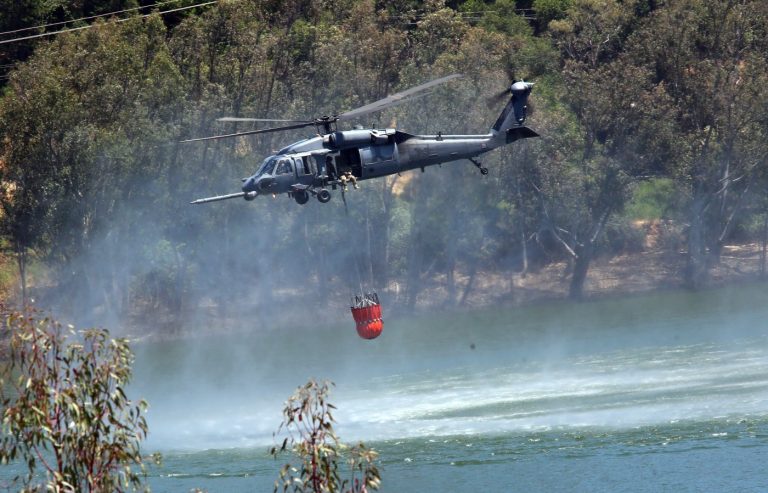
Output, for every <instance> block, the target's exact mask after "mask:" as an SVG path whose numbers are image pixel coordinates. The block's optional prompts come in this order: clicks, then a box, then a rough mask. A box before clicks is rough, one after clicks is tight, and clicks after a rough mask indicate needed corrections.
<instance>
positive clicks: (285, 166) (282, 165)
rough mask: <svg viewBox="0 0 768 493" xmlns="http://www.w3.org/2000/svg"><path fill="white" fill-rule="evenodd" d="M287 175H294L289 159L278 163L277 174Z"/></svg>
mask: <svg viewBox="0 0 768 493" xmlns="http://www.w3.org/2000/svg"><path fill="white" fill-rule="evenodd" d="M287 173H293V168H292V167H291V162H290V161H289V160H288V159H281V160H280V161H279V162H278V163H277V171H276V172H275V174H277V175H284V174H287Z"/></svg>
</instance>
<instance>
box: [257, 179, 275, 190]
mask: <svg viewBox="0 0 768 493" xmlns="http://www.w3.org/2000/svg"><path fill="white" fill-rule="evenodd" d="M274 184H275V179H274V178H270V177H268V176H262V177H261V178H260V179H259V181H258V182H257V184H256V186H257V188H258V189H259V190H260V191H262V192H264V193H268V192H269V189H270V188H271V187H272V185H274Z"/></svg>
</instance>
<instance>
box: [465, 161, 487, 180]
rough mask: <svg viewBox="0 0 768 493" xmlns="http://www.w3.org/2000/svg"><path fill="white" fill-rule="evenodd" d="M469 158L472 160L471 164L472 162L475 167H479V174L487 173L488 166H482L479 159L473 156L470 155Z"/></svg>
mask: <svg viewBox="0 0 768 493" xmlns="http://www.w3.org/2000/svg"><path fill="white" fill-rule="evenodd" d="M469 160H470V161H471V162H472V164H474V165H475V166H477V169H479V170H480V174H481V175H483V176H485V175H487V174H488V168H486V167H484V166H483V165H482V164H481V163H480V161H478V160H477V159H475V158H472V157H471V158H469Z"/></svg>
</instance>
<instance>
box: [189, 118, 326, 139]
mask: <svg viewBox="0 0 768 493" xmlns="http://www.w3.org/2000/svg"><path fill="white" fill-rule="evenodd" d="M314 124H315V122H307V123H300V124H297V125H287V126H285V127H274V128H263V129H260V130H248V131H247V132H237V133H233V134H226V135H212V136H210V137H198V138H196V139H186V140H180V141H179V142H180V143H182V144H186V143H188V142H202V141H204V140H218V139H230V138H232V137H242V136H243V135H256V134H265V133H269V132H281V131H283V130H293V129H296V128H304V127H310V126H312V125H314Z"/></svg>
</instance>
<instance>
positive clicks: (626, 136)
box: [0, 0, 768, 318]
mask: <svg viewBox="0 0 768 493" xmlns="http://www.w3.org/2000/svg"><path fill="white" fill-rule="evenodd" d="M123 3H125V4H126V5H127V4H128V3H129V2H110V5H118V4H120V5H122V4H123ZM17 4H18V5H17V6H18V9H16V6H13V8H10V6H9V10H8V12H9V15H11V14H12V15H13V16H16V17H15V18H17V19H18V22H17V23H20V22H22V20H26V19H29V18H30V17H36V16H48V17H51V16H53V17H56V16H64V15H65V14H67V13H66V12H63V11H61V9H62V8H64V7H67V8H69V9H71V10H72V12H70V13H71V14H73V15H74V9H76V8H78V9H82V10H84V11H85V10H88V9H91V10H93V9H97V8H100V7H98V6H95V5H91V4H90V3H87V2H86V4H83V5H80V6H79V7H78V6H66V5H64V4H63V3H62V2H46V3H45V5H43V4H42V3H40V2H31V1H27V2H17ZM54 4H55V5H54ZM105 5H106V4H105ZM766 5H768V4H766V3H765V2H760V1H756V0H740V1H738V2H728V1H724V0H718V1H714V2H705V1H703V0H681V1H680V2H651V1H649V0H629V1H619V0H537V1H535V2H528V1H526V2H513V1H511V0H499V1H487V2H486V1H482V0H471V1H467V2H445V1H440V0H436V1H431V2H427V3H419V2H414V1H411V0H397V1H395V2H378V1H374V0H366V1H358V2H355V1H351V0H334V1H320V0H291V1H287V2H278V1H266V2H262V1H238V2H220V3H218V4H217V5H216V6H215V7H213V6H212V7H211V8H208V9H205V10H204V11H201V12H196V13H195V14H190V16H189V17H186V18H184V19H176V20H174V21H173V22H170V23H169V22H168V21H167V20H164V19H160V18H159V17H150V18H148V19H144V20H139V19H136V20H133V21H131V22H126V23H121V24H115V23H108V22H99V23H97V24H96V26H95V27H94V28H93V29H89V30H86V31H82V32H78V33H70V34H67V35H62V36H58V37H56V38H54V39H52V40H50V41H49V42H45V43H42V44H40V45H39V46H38V47H37V49H36V52H35V54H34V55H33V56H32V57H31V58H30V59H29V61H28V62H26V63H23V64H20V65H19V66H18V67H16V68H15V69H14V71H13V73H12V75H11V78H10V81H9V83H8V87H7V91H6V95H5V96H4V97H3V98H2V100H1V101H0V189H1V190H0V205H2V207H3V210H4V215H3V217H2V220H0V221H1V224H0V226H2V235H3V236H4V237H5V238H6V239H7V240H8V249H9V251H10V252H11V253H13V255H15V257H16V259H17V261H18V262H17V264H18V266H19V269H20V270H24V269H25V268H26V267H25V266H26V263H27V258H28V257H29V258H39V259H42V260H44V261H46V262H48V263H49V265H50V266H51V267H52V269H51V270H52V272H54V276H53V279H52V281H53V283H54V284H56V283H58V285H59V286H60V287H63V288H65V291H66V292H67V293H68V295H67V296H68V300H67V304H69V298H70V297H72V298H75V299H76V300H77V301H78V302H81V304H83V305H86V306H85V308H93V309H94V310H95V309H98V310H99V312H108V313H110V314H114V315H115V317H118V318H119V317H124V316H126V315H127V314H129V313H130V312H131V310H135V309H136V307H147V306H149V307H161V306H165V307H168V308H169V310H170V311H171V312H174V313H180V312H181V311H183V310H182V309H181V307H183V306H195V305H197V303H195V302H196V301H197V300H198V299H200V298H206V299H210V300H211V301H212V302H213V303H214V304H215V305H217V306H218V307H220V308H222V309H225V308H226V307H227V305H228V304H231V305H234V306H237V305H240V304H242V302H243V301H244V300H245V299H246V297H250V295H249V294H248V293H249V292H250V291H251V290H249V289H243V286H254V285H255V286H258V287H260V288H263V291H264V294H263V296H253V298H258V299H259V300H263V302H264V303H265V304H267V305H269V303H270V296H271V288H272V287H274V286H277V285H280V286H286V287H294V288H296V289H297V290H299V291H301V292H302V293H301V294H302V296H310V297H312V296H316V297H317V298H318V300H319V299H327V296H328V295H329V294H333V293H334V292H344V293H346V292H347V291H348V290H349V282H350V281H353V279H352V278H353V277H354V274H353V273H350V271H351V269H349V268H348V267H349V265H351V263H352V262H353V261H355V262H357V263H359V264H363V263H367V264H369V265H367V266H366V268H365V269H364V270H366V271H369V272H370V276H371V278H372V279H373V281H372V282H374V283H375V284H377V285H379V286H383V285H387V283H388V282H389V281H391V280H397V281H398V282H402V281H404V280H405V281H406V282H405V284H407V285H408V286H409V287H408V288H407V290H408V291H409V292H411V293H416V294H418V292H419V290H420V285H421V284H422V283H423V282H428V281H430V280H433V279H435V278H446V279H453V274H454V272H459V271H461V270H462V269H463V270H465V271H472V269H481V270H482V269H490V268H496V267H498V266H499V265H504V266H510V265H519V264H524V263H525V262H518V261H517V260H515V259H518V258H520V257H523V256H527V255H529V254H530V255H534V256H535V255H538V257H539V258H546V259H552V258H562V257H563V256H565V257H570V258H572V259H575V258H577V257H578V258H580V259H588V258H590V256H591V254H592V253H594V252H593V251H594V249H595V248H597V246H600V247H601V248H602V247H603V246H605V245H607V244H613V243H615V238H616V237H617V236H621V232H622V231H625V230H624V228H623V227H617V228H613V226H611V225H614V224H618V223H621V222H622V221H623V218H632V217H639V216H649V215H659V214H662V215H663V216H668V217H674V218H675V219H676V220H681V219H684V220H685V222H686V223H690V224H693V225H699V224H700V226H701V227H698V226H697V228H694V229H693V231H700V233H701V234H698V233H697V235H698V236H697V237H698V238H700V241H699V242H698V243H699V244H700V245H699V247H697V248H691V251H692V252H694V251H699V252H716V251H717V249H718V244H722V241H724V239H725V238H728V236H729V235H730V234H731V233H732V232H733V230H734V228H735V227H737V226H738V225H739V224H747V223H749V222H750V220H749V218H748V217H744V218H742V217H741V215H746V216H749V215H751V214H753V213H754V212H753V211H752V210H751V209H747V208H745V205H746V204H749V203H753V202H754V200H757V199H758V198H760V197H762V196H764V195H765V189H766V183H767V181H766V176H765V173H764V172H762V171H761V170H762V169H763V168H765V166H764V156H765V155H766V150H765V146H766V144H765V143H766V142H768V139H766V138H765V137H766V131H765V128H768V127H766V124H768V117H766V116H765V115H766V114H768V112H766V111H765V106H766V101H768V89H766V88H768V84H766V83H765V82H766V80H767V79H768V60H766V57H765V53H768V43H766V39H768V36H766V35H765V33H766V32H768V28H767V27H766V26H768V20H767V19H768V13H767V12H766V11H767V10H768V8H767V7H766ZM530 6H533V7H534V8H535V9H536V16H537V17H538V19H537V20H536V21H533V22H531V23H530V24H533V25H534V26H538V27H539V28H541V27H542V24H543V23H545V22H548V23H549V24H548V27H547V29H546V30H541V31H542V32H533V31H532V30H531V27H530V25H529V21H528V20H527V19H524V18H523V17H521V16H520V15H519V14H518V13H517V11H516V10H515V9H516V7H524V8H527V7H530ZM48 7H50V9H49V10H46V8H48ZM456 8H458V11H457V10H456ZM14 9H16V10H14ZM468 12H473V13H476V14H473V15H468V14H467V13H468ZM480 12H482V13H480ZM168 26H173V27H172V28H169V27H168ZM453 72H461V73H463V74H465V77H464V78H463V79H460V80H457V81H454V82H452V83H451V84H450V85H447V86H444V87H441V88H438V89H437V90H436V91H434V92H433V94H430V95H429V96H427V97H425V98H422V99H419V100H416V101H413V102H411V103H409V104H408V105H403V106H400V107H397V108H393V109H391V110H388V111H385V112H382V113H381V114H376V115H371V116H370V117H367V118H366V119H365V120H363V121H360V123H361V124H363V125H365V126H376V127H387V126H391V125H393V126H397V127H398V128H399V129H401V130H404V131H407V132H412V133H417V134H419V133H432V132H435V133H436V132H438V131H440V132H443V133H462V134H463V133H475V132H478V131H479V132H482V131H483V130H484V129H487V128H488V127H489V126H490V125H491V124H492V123H493V121H494V120H495V118H496V117H497V116H498V114H499V112H500V111H501V108H502V107H503V101H502V102H501V103H498V104H497V106H494V107H489V106H488V105H487V100H488V98H489V97H490V96H491V95H493V94H498V93H499V92H500V91H501V90H503V89H504V87H507V86H508V83H509V82H510V81H509V78H510V74H513V77H516V78H525V79H526V80H531V79H535V82H536V84H537V85H536V87H535V89H534V92H533V95H532V98H531V104H530V106H531V108H530V110H531V112H530V119H529V122H528V123H529V124H530V125H531V127H532V128H534V129H535V130H536V131H537V132H539V133H540V134H541V135H542V136H543V138H542V139H536V140H535V141H530V142H517V143H515V144H514V145H512V146H508V147H505V148H504V149H503V150H500V151H495V152H493V153H489V154H488V155H486V156H484V160H485V161H484V164H485V165H486V166H488V168H489V169H490V170H491V174H490V175H489V176H488V177H486V178H484V179H479V178H478V177H477V176H476V175H475V174H473V170H472V169H471V168H470V167H469V166H468V165H467V163H466V162H456V163H450V164H447V165H446V166H444V167H443V169H442V170H440V171H438V170H436V169H435V170H434V171H433V168H430V169H428V170H427V172H426V173H425V174H424V175H423V176H422V175H420V174H413V173H410V174H404V175H403V177H401V178H398V179H397V180H393V179H390V180H378V181H370V182H364V183H362V184H361V185H362V188H363V191H361V193H359V194H350V196H349V197H348V199H349V204H350V216H349V218H347V217H346V216H345V215H344V212H343V209H341V207H340V206H338V205H339V204H337V202H338V201H334V202H332V203H331V204H329V205H328V206H327V207H325V208H324V209H320V210H318V208H317V207H316V206H317V204H316V203H314V202H313V203H311V204H308V205H307V206H306V207H305V208H303V209H302V208H297V207H296V206H295V205H294V204H293V203H288V202H287V201H285V200H284V197H281V198H280V199H279V200H278V201H277V202H272V203H269V204H265V203H263V201H262V200H261V198H260V199H259V201H257V203H255V204H253V207H251V208H246V207H241V206H238V205H236V204H229V205H227V206H212V207H207V208H197V209H193V208H190V207H189V206H188V202H189V200H190V199H192V198H195V197H200V196H202V195H203V194H210V193H218V192H219V191H222V192H224V191H228V190H231V187H233V186H235V187H236V179H237V178H240V177H243V176H248V174H250V173H252V172H253V170H254V168H255V167H256V166H257V165H258V162H259V161H260V160H261V159H262V158H263V157H264V156H266V155H268V154H270V153H272V152H274V151H275V150H276V149H279V148H281V147H282V146H283V145H285V144H286V143H288V142H291V141H293V140H298V139H299V138H304V137H307V133H306V132H296V133H294V134H282V135H279V134H264V135H258V136H253V137H249V138H248V139H235V140H228V141H219V142H216V143H202V144H194V145H190V146H175V145H171V144H169V143H171V142H174V141H177V140H179V139H180V138H184V137H197V136H203V135H211V134H220V133H229V132H233V131H238V130H246V129H250V128H251V127H250V126H247V127H246V125H244V124H239V125H237V126H229V125H225V124H219V123H217V122H216V118H217V117H219V116H225V115H231V116H253V117H265V118H296V119H305V118H307V117H312V116H315V115H322V114H333V113H335V112H340V111H344V110H347V109H350V108H354V107H356V106H359V105H362V104H365V103H368V102H371V101H373V100H376V99H378V98H381V97H383V96H385V95H387V94H391V93H392V92H394V91H397V90H399V89H403V88H406V87H409V86H411V85H414V84H418V83H421V82H424V81H426V80H429V79H431V78H435V77H437V76H439V75H444V74H448V73H453ZM648 177H658V178H660V179H662V180H670V181H671V182H674V187H673V188H674V190H675V191H676V192H675V195H676V196H677V197H679V199H678V200H672V198H673V197H671V196H670V197H667V198H664V197H662V196H661V195H663V193H662V192H664V191H665V190H667V188H666V187H667V185H666V184H664V183H667V182H663V181H659V182H656V180H651V182H649V183H654V185H653V187H654V189H655V188H656V187H658V190H656V189H655V191H654V190H650V189H647V188H646V187H649V186H651V185H646V184H644V181H646V180H647V179H648ZM369 192H370V193H369ZM664 193H666V192H664ZM670 193H672V192H670ZM659 194H661V195H659ZM241 205H242V204H241ZM667 207H668V210H664V211H661V212H660V211H659V209H664V208H667ZM254 208H255V209H257V210H258V213H254ZM625 208H627V212H626V214H625V215H624V216H617V215H621V214H622V210H624V209H625ZM694 210H695V211H696V212H695V213H694V212H692V211H694ZM686 215H688V216H689V217H685V216H686ZM256 217H258V218H257V219H256ZM617 217H618V219H617ZM694 219H696V220H695V221H694ZM608 226H610V227H611V228H613V229H612V232H611V233H610V234H611V235H612V239H611V240H610V241H608V240H607V237H606V235H607V234H609V233H608V232H607V229H606V228H607V227H608ZM742 229H743V228H742ZM745 231H746V230H745ZM617 232H618V233H617ZM627 234H629V232H628V233H627ZM694 236H696V235H694ZM537 240H539V241H537ZM350 244H352V245H355V246H354V247H350V249H345V248H343V247H345V246H347V245H350ZM361 244H364V247H361V248H358V246H359V245H361ZM545 244H546V246H542V245H545ZM524 247H525V248H524ZM531 249H532V250H537V251H534V252H531V251H530V250H531ZM577 250H579V251H577ZM254 251H256V252H259V253H258V255H254V254H253V252H254ZM277 251H281V252H292V257H291V258H292V261H291V262H282V261H280V262H276V261H273V260H272V258H271V256H270V255H269V254H270V253H271V252H277ZM212 252H214V253H213V254H212ZM543 252H546V254H545V253H543ZM363 260H365V262H364V261H363ZM585 262H586V263H587V264H588V262H587V261H586V260H585ZM105 264H106V266H105ZM702 265H705V266H706V265H708V263H703V264H702ZM368 267H370V269H369V268H368ZM23 278H24V276H22V279H23ZM355 282H356V281H355ZM449 282H452V281H449ZM449 291H450V289H449ZM416 294H414V295H413V296H412V297H411V299H414V300H415V296H416ZM345 296H346V294H345ZM449 299H450V300H451V301H449V302H453V301H455V300H456V299H457V298H455V297H451V296H449ZM254 308H256V309H259V308H261V307H254Z"/></svg>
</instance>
